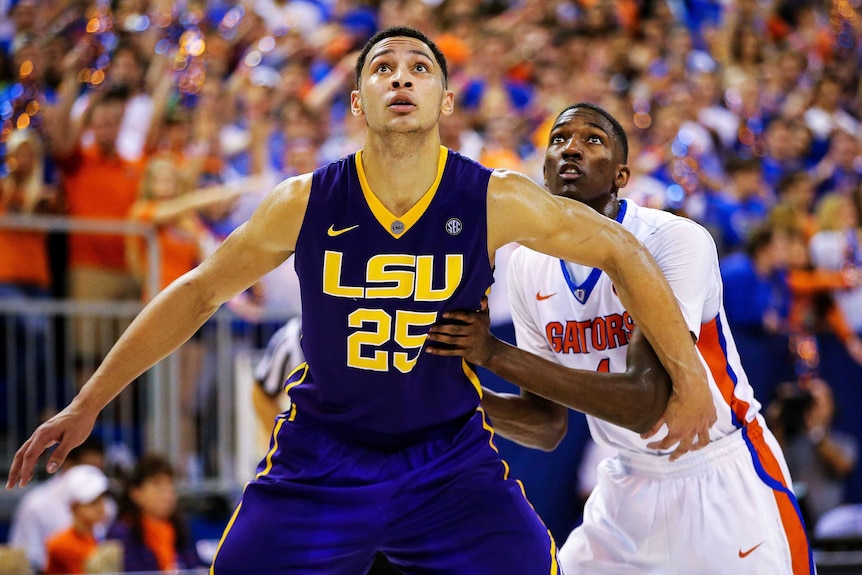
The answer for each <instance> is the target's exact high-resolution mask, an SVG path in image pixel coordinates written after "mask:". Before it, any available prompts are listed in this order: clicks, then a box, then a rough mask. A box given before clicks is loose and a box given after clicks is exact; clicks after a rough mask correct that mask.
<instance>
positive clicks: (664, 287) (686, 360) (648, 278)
mask: <svg viewBox="0 0 862 575" xmlns="http://www.w3.org/2000/svg"><path fill="white" fill-rule="evenodd" d="M632 241H635V240H632ZM621 251H624V252H625V253H626V255H625V256H620V257H618V258H615V261H616V262H618V263H619V265H620V267H619V268H618V269H617V270H605V271H607V272H608V274H609V275H610V276H611V279H612V280H613V282H614V287H615V288H616V291H617V295H618V296H619V298H620V301H621V302H622V304H623V305H624V306H625V308H626V309H627V310H629V312H630V313H631V314H632V316H633V317H634V318H635V319H636V321H637V324H638V327H639V328H640V329H641V331H643V332H644V334H645V335H646V337H647V339H648V340H649V342H650V344H651V345H652V347H653V349H654V350H655V352H656V355H658V357H659V359H660V360H661V363H662V365H663V366H664V368H665V369H666V370H667V372H668V374H669V375H670V377H671V379H672V381H673V386H674V387H673V390H674V392H675V393H677V394H678V395H680V396H685V395H686V394H688V393H689V392H691V391H692V390H691V389H690V386H691V385H700V384H704V385H705V383H706V373H705V372H704V369H703V365H702V364H701V362H700V358H699V357H698V355H697V352H696V350H695V347H694V345H693V343H692V337H691V333H690V331H689V329H688V326H687V325H686V323H685V320H684V319H683V317H682V312H681V311H680V309H679V305H678V303H677V301H676V299H675V298H674V296H673V293H672V292H671V289H670V285H669V284H668V282H667V279H666V278H665V277H664V275H663V274H662V272H661V269H660V268H659V267H658V265H657V264H656V263H655V261H654V260H653V259H652V257H651V256H650V255H649V252H647V251H646V250H645V249H644V250H638V251H635V250H632V252H634V253H631V252H629V251H628V250H621ZM623 266H624V267H623ZM623 270H625V271H623ZM699 391H703V390H699Z"/></svg>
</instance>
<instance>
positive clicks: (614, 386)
mask: <svg viewBox="0 0 862 575" xmlns="http://www.w3.org/2000/svg"><path fill="white" fill-rule="evenodd" d="M493 350H494V352H493V354H492V355H491V357H490V358H489V360H488V361H487V362H486V363H485V364H484V365H483V367H485V368H486V369H488V370H490V371H492V372H494V373H496V374H497V375H499V376H500V377H502V378H504V379H506V380H508V381H510V382H512V383H514V384H515V385H518V386H519V387H521V389H523V390H525V391H528V392H530V393H534V394H536V395H538V396H541V397H544V398H545V399H549V400H551V401H553V402H556V403H559V404H560V405H563V406H565V407H568V408H570V409H574V410H576V411H580V412H582V413H586V414H587V415H592V416H594V417H598V418H599V419H603V420H605V421H608V422H610V423H613V424H615V425H619V426H621V427H625V428H627V429H630V430H632V431H636V432H638V433H641V432H644V431H646V430H648V429H650V427H651V426H652V425H653V424H654V423H655V422H656V421H658V419H659V417H661V415H662V413H663V412H664V409H665V407H666V405H667V397H668V394H669V391H670V390H669V388H668V387H667V386H662V385H655V384H653V383H651V382H650V378H649V377H646V376H647V375H649V374H647V373H644V374H642V376H638V377H635V376H633V375H632V374H630V373H629V372H626V373H599V372H594V371H588V370H576V369H571V368H568V367H565V366H563V365H560V364H559V363H556V362H553V361H548V360H546V359H544V358H541V357H539V356H537V355H533V354H532V353H529V352H527V351H524V350H522V349H519V348H517V347H514V346H511V345H509V344H507V343H504V342H502V341H499V340H495V344H494V347H493Z"/></svg>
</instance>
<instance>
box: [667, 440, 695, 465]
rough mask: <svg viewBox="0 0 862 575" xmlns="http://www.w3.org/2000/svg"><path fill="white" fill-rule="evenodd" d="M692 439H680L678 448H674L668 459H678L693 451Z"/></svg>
mask: <svg viewBox="0 0 862 575" xmlns="http://www.w3.org/2000/svg"><path fill="white" fill-rule="evenodd" d="M691 441H692V440H691V438H686V439H683V440H682V441H680V442H679V445H678V446H677V448H676V449H674V450H673V452H672V453H671V454H670V457H669V458H668V459H670V460H671V461H676V460H677V459H679V458H680V457H682V456H683V455H685V454H686V453H688V452H689V451H691Z"/></svg>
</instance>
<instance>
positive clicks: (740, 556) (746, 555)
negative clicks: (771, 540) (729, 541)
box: [739, 541, 765, 559]
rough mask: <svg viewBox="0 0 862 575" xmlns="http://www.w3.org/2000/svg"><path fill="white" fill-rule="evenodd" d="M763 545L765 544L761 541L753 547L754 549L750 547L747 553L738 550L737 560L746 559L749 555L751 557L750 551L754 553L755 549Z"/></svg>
mask: <svg viewBox="0 0 862 575" xmlns="http://www.w3.org/2000/svg"><path fill="white" fill-rule="evenodd" d="M764 543H765V541H761V542H760V543H758V544H757V545H755V546H754V547H752V548H751V549H749V550H748V551H743V550H742V549H740V550H739V558H740V559H745V558H746V557H748V556H749V555H751V552H752V551H754V550H755V549H757V548H758V547H760V546H761V545H763V544H764Z"/></svg>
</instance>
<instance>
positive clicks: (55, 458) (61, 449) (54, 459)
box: [46, 441, 74, 473]
mask: <svg viewBox="0 0 862 575" xmlns="http://www.w3.org/2000/svg"><path fill="white" fill-rule="evenodd" d="M73 447H74V446H73V445H71V444H70V443H68V442H65V443H64V442H62V441H61V442H60V443H59V445H57V448H56V449H55V450H54V452H53V453H51V457H49V458H48V465H47V466H46V469H47V470H48V473H55V472H56V471H57V470H58V469H60V466H61V465H63V463H65V461H66V456H67V455H69V452H70V451H72V448H73Z"/></svg>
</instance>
